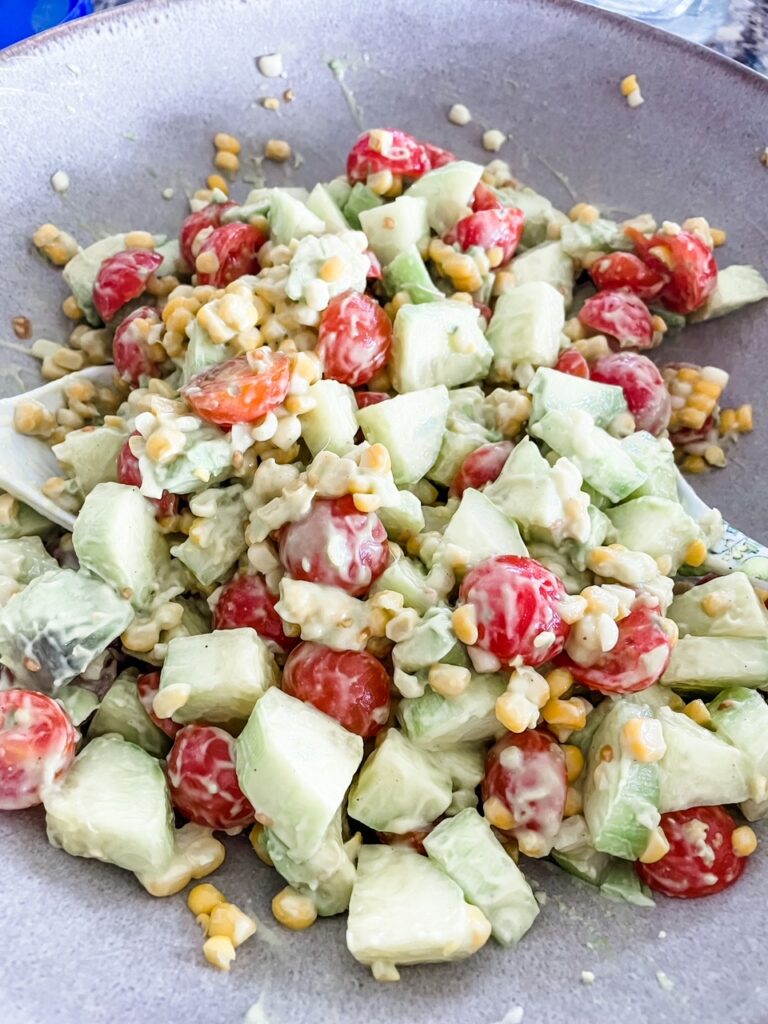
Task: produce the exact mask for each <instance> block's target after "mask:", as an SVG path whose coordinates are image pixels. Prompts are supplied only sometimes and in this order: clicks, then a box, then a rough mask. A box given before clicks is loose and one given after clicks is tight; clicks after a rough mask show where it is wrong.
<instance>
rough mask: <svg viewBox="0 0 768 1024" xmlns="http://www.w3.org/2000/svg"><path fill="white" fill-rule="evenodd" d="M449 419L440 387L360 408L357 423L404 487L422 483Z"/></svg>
mask: <svg viewBox="0 0 768 1024" xmlns="http://www.w3.org/2000/svg"><path fill="white" fill-rule="evenodd" d="M414 308H416V307H414ZM447 416H448V390H447V388H445V387H444V386H443V385H438V386H437V387H433V388H425V389H424V390H422V391H412V392H409V393H408V394H407V395H397V397H396V398H390V399H388V400H387V401H386V402H379V404H378V405H370V406H368V408H367V409H360V410H359V412H358V414H357V422H358V423H359V424H360V426H361V428H362V431H363V434H364V435H365V439H366V441H368V442H369V443H370V444H375V443H377V442H380V443H381V444H383V445H384V447H385V448H386V449H387V451H388V452H389V456H390V459H391V460H392V475H393V477H394V479H395V483H396V484H398V486H404V485H408V484H415V483H417V482H418V481H419V480H421V478H422V477H423V476H424V474H425V473H426V472H427V471H428V470H429V468H430V466H431V465H432V464H433V462H434V461H435V459H436V458H437V455H438V452H439V451H440V444H441V442H442V439H443V431H444V430H445V421H446V419H447Z"/></svg>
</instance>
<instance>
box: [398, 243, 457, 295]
mask: <svg viewBox="0 0 768 1024" xmlns="http://www.w3.org/2000/svg"><path fill="white" fill-rule="evenodd" d="M384 287H385V288H386V290H387V294H388V295H390V296H392V295H395V294H397V292H406V293H407V295H408V296H409V298H410V300H411V302H415V303H420V302H434V301H435V300H436V299H442V298H444V295H443V293H442V292H441V291H440V289H439V288H438V287H437V286H436V285H435V283H434V281H433V280H432V278H431V277H430V276H429V271H428V270H427V267H426V264H425V263H424V260H423V259H422V258H421V253H420V252H419V250H418V249H417V247H416V246H415V245H409V246H408V248H407V249H403V251H402V252H401V253H398V255H397V256H395V258H394V259H393V260H392V262H391V263H390V264H389V265H388V266H387V267H385V268H384Z"/></svg>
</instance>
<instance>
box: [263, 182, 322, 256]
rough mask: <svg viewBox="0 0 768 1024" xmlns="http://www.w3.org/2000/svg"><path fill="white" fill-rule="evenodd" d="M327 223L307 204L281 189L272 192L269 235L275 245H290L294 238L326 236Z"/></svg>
mask: <svg viewBox="0 0 768 1024" xmlns="http://www.w3.org/2000/svg"><path fill="white" fill-rule="evenodd" d="M325 231H326V227H325V221H324V220H323V219H322V218H320V217H318V216H317V214H316V213H313V212H312V211H311V210H310V209H309V208H308V207H307V204H306V203H304V202H302V200H300V199H296V198H295V197H294V196H292V195H289V194H288V193H287V192H285V191H284V190H283V189H281V188H275V189H273V190H272V201H271V203H270V207H269V233H270V236H271V238H272V241H273V242H274V243H275V245H288V243H289V242H291V241H292V240H293V239H294V238H297V239H298V238H304V237H306V236H307V235H322V234H325Z"/></svg>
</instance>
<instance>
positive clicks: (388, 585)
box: [371, 556, 438, 615]
mask: <svg viewBox="0 0 768 1024" xmlns="http://www.w3.org/2000/svg"><path fill="white" fill-rule="evenodd" d="M381 590H394V591H395V593H397V594H402V595H403V600H404V602H405V606H406V608H414V609H415V610H416V611H417V612H418V613H419V615H425V614H426V613H427V612H428V611H429V609H430V608H434V607H435V605H436V604H437V602H438V596H437V591H436V590H434V588H432V587H430V586H429V585H428V584H427V574H426V572H425V570H424V568H423V566H422V564H421V563H420V562H417V561H416V560H415V559H413V558H407V557H406V556H402V557H401V558H398V559H396V560H395V561H394V562H392V564H391V565H388V566H387V568H386V569H385V570H384V572H383V573H382V574H381V576H379V578H378V579H377V580H376V582H375V583H374V584H373V586H372V587H371V594H378V593H379V591H381Z"/></svg>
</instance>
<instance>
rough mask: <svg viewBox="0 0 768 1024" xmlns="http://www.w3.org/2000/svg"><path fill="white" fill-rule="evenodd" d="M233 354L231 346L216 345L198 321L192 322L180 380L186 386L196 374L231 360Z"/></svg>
mask: <svg viewBox="0 0 768 1024" xmlns="http://www.w3.org/2000/svg"><path fill="white" fill-rule="evenodd" d="M234 355H235V352H234V350H233V348H232V346H231V345H227V344H224V345H217V344H216V343H215V342H213V341H211V336H210V334H209V333H208V331H206V329H205V328H204V327H203V326H202V324H201V323H200V322H199V321H198V320H193V321H192V325H191V328H190V330H189V344H188V345H187V351H186V352H185V353H184V368H183V373H182V380H183V383H184V384H187V383H188V382H189V381H190V380H191V379H192V378H193V377H195V376H196V375H197V374H198V373H202V372H203V370H207V369H209V368H210V367H211V366H216V365H217V364H218V363H223V362H224V360H226V359H231V358H232V357H233V356H234Z"/></svg>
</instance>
